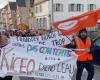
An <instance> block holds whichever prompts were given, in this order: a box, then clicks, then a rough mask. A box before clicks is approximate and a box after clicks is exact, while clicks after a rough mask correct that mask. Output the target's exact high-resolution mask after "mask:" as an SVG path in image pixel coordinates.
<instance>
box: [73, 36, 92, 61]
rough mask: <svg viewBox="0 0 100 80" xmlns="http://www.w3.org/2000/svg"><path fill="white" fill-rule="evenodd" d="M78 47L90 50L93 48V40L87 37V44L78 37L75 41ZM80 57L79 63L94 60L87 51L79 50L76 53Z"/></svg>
mask: <svg viewBox="0 0 100 80" xmlns="http://www.w3.org/2000/svg"><path fill="white" fill-rule="evenodd" d="M75 43H76V47H77V48H78V49H90V46H91V39H90V37H87V39H86V42H85V43H84V42H83V41H82V39H81V38H79V37H77V38H76V39H75ZM75 52H76V54H77V55H78V61H87V60H93V56H92V54H91V53H87V52H86V51H85V50H83V51H82V50H77V51H75Z"/></svg>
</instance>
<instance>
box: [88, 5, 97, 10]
mask: <svg viewBox="0 0 100 80" xmlns="http://www.w3.org/2000/svg"><path fill="white" fill-rule="evenodd" d="M93 9H96V5H95V4H89V5H88V10H93Z"/></svg>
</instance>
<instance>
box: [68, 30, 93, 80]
mask: <svg viewBox="0 0 100 80" xmlns="http://www.w3.org/2000/svg"><path fill="white" fill-rule="evenodd" d="M73 41H74V44H72V45H67V47H70V48H71V47H72V48H76V49H79V50H75V52H76V54H77V55H78V59H77V74H76V80H81V76H82V72H83V70H84V68H85V69H86V70H87V72H88V77H87V80H92V78H93V76H94V65H93V56H92V53H91V50H90V48H91V39H90V37H89V35H88V33H87V30H86V29H82V30H80V31H79V34H78V37H76V38H74V40H73ZM82 49H83V50H82Z"/></svg>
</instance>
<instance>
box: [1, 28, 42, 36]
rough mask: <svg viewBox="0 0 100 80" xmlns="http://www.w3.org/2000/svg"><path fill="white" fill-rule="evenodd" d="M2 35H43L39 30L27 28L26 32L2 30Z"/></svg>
mask: <svg viewBox="0 0 100 80" xmlns="http://www.w3.org/2000/svg"><path fill="white" fill-rule="evenodd" d="M0 35H8V36H17V37H19V36H20V37H31V36H39V35H41V33H40V32H39V31H34V30H27V31H25V32H22V31H20V30H5V31H1V32H0Z"/></svg>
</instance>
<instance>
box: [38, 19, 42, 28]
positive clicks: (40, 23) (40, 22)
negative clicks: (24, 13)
mask: <svg viewBox="0 0 100 80" xmlns="http://www.w3.org/2000/svg"><path fill="white" fill-rule="evenodd" d="M39 27H42V18H40V20H39Z"/></svg>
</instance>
